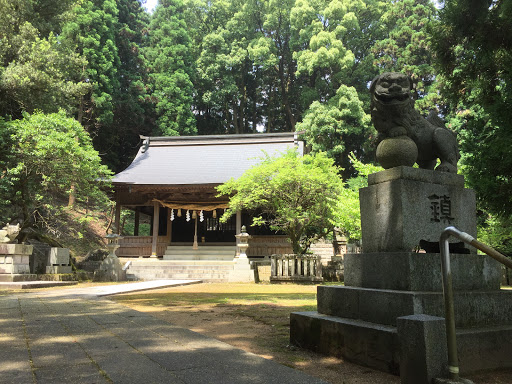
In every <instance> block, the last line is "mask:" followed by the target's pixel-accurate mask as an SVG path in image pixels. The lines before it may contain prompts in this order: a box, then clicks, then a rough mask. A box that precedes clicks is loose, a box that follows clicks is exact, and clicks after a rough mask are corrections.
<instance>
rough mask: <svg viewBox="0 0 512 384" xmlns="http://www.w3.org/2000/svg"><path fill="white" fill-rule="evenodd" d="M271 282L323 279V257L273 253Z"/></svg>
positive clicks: (319, 280)
mask: <svg viewBox="0 0 512 384" xmlns="http://www.w3.org/2000/svg"><path fill="white" fill-rule="evenodd" d="M270 262H271V264H270V273H271V275H270V281H271V282H286V281H288V282H309V283H319V282H322V281H323V277H322V262H321V258H320V257H319V256H316V255H294V254H287V255H272V256H271V259H270Z"/></svg>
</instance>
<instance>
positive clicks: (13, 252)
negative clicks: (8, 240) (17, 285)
mask: <svg viewBox="0 0 512 384" xmlns="http://www.w3.org/2000/svg"><path fill="white" fill-rule="evenodd" d="M32 250H33V247H32V245H25V244H0V281H9V282H12V281H30V280H36V277H37V276H36V275H34V274H31V273H30V265H29V259H30V255H31V254H32Z"/></svg>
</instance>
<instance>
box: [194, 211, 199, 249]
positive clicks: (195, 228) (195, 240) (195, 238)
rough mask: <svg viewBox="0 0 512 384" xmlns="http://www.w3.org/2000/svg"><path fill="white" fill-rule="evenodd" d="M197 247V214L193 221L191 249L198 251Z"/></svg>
mask: <svg viewBox="0 0 512 384" xmlns="http://www.w3.org/2000/svg"><path fill="white" fill-rule="evenodd" d="M198 248H199V245H198V244H197V214H196V218H195V219H194V245H193V246H192V249H198Z"/></svg>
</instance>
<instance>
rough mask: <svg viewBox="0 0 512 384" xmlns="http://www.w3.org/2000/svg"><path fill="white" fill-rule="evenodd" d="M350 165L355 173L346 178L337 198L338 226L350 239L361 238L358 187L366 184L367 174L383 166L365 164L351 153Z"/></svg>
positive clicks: (380, 169)
mask: <svg viewBox="0 0 512 384" xmlns="http://www.w3.org/2000/svg"><path fill="white" fill-rule="evenodd" d="M349 159H350V161H351V163H352V166H353V167H354V168H355V170H356V171H357V175H356V176H354V177H352V178H350V179H348V180H347V183H346V185H345V188H344V190H343V194H342V196H341V197H340V199H338V210H337V213H338V217H337V219H336V221H337V223H338V227H339V229H340V230H341V232H343V233H344V234H345V236H346V237H348V238H349V239H351V240H359V239H361V211H360V207H359V189H360V188H364V187H367V186H368V175H370V174H371V173H376V172H379V171H382V170H383V168H382V167H380V166H377V165H373V164H365V163H363V162H361V161H360V160H358V159H357V158H356V156H355V155H354V154H353V153H350V154H349Z"/></svg>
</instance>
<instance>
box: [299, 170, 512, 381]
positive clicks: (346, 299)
mask: <svg viewBox="0 0 512 384" xmlns="http://www.w3.org/2000/svg"><path fill="white" fill-rule="evenodd" d="M360 197H361V215H362V218H361V224H362V231H363V232H362V237H363V241H362V243H363V244H362V246H363V253H361V254H347V255H346V256H345V286H319V287H318V295H317V300H318V307H317V311H318V312H301V313H294V314H292V315H291V320H290V321H291V333H290V339H291V342H292V343H293V344H295V345H298V346H302V347H305V348H309V349H313V350H316V351H319V352H322V353H325V354H331V355H338V356H343V357H344V358H345V359H347V360H351V361H354V362H357V363H359V364H362V365H366V366H370V367H373V368H376V369H380V370H384V371H388V372H391V373H394V374H399V373H400V374H401V376H402V383H412V382H414V383H420V382H428V380H431V378H432V374H431V373H432V372H444V371H443V369H444V365H445V364H446V363H447V357H446V356H441V357H440V355H439V354H436V359H437V360H435V362H434V363H432V364H433V365H429V366H428V367H427V366H426V365H425V366H423V367H424V368H425V369H423V372H424V375H423V377H422V378H421V379H415V380H416V381H410V380H409V381H407V380H408V379H406V377H408V375H409V373H410V367H413V366H416V365H417V364H418V363H417V360H418V356H420V355H423V356H427V355H428V353H429V351H428V343H426V342H425V337H426V336H425V335H426V334H432V332H433V331H431V326H433V325H432V324H430V320H432V319H431V317H432V316H435V317H444V300H443V293H442V283H441V282H442V277H441V258H440V255H439V254H438V253H435V252H432V249H435V243H436V242H438V241H439V237H440V234H441V231H442V230H443V229H444V228H445V227H447V226H449V225H455V226H457V227H458V228H459V229H460V230H462V231H464V232H467V233H469V234H471V235H473V236H475V237H476V224H475V222H476V220H475V212H476V208H475V199H474V194H473V192H472V191H470V190H467V189H465V188H464V180H463V178H462V177H461V176H458V175H451V174H446V173H441V172H434V171H429V170H423V169H414V168H408V167H398V168H392V169H389V170H385V171H383V172H379V173H377V174H374V175H370V178H369V186H368V187H367V188H363V189H362V190H361V192H360ZM422 248H423V249H425V248H428V249H429V250H430V251H431V252H427V253H425V251H424V250H423V251H422ZM412 250H416V251H419V252H412ZM453 252H461V253H453ZM451 266H452V275H453V287H454V291H455V292H454V296H455V317H456V326H457V347H458V355H459V360H460V369H461V373H462V374H465V373H469V372H474V371H479V370H482V369H494V368H497V367H512V358H511V357H510V356H512V343H511V342H512V291H502V290H500V266H499V264H498V263H497V262H495V261H494V260H493V259H491V258H490V257H488V256H485V255H477V254H476V252H475V251H474V250H470V249H468V248H467V247H464V246H460V245H458V244H453V250H452V253H451ZM425 315H426V317H425ZM409 316H415V317H414V318H413V319H414V322H415V324H414V327H413V328H415V329H416V330H417V331H418V332H416V335H417V338H416V339H415V340H413V339H412V336H411V334H410V332H408V331H407V332H406V333H407V334H408V335H409V336H404V335H405V334H403V333H402V332H403V330H407V329H409V328H410V327H408V326H406V327H400V320H399V318H403V317H409ZM422 322H423V324H422ZM435 327H437V325H436V326H435ZM429 329H430V330H429ZM432 329H433V328H432ZM421 330H423V331H421ZM425 332H426V333H425ZM405 338H408V339H409V341H410V343H413V344H414V345H415V346H416V347H415V348H412V349H411V348H409V347H407V348H406V347H404V346H403V345H404V340H405ZM443 343H445V344H446V340H443ZM443 354H444V352H443ZM425 358H427V357H425ZM431 361H432V360H431ZM428 364H430V363H428ZM401 366H403V367H404V369H403V370H402V371H401V369H400V368H401ZM408 372H409V373H408ZM418 380H419V381H418Z"/></svg>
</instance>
